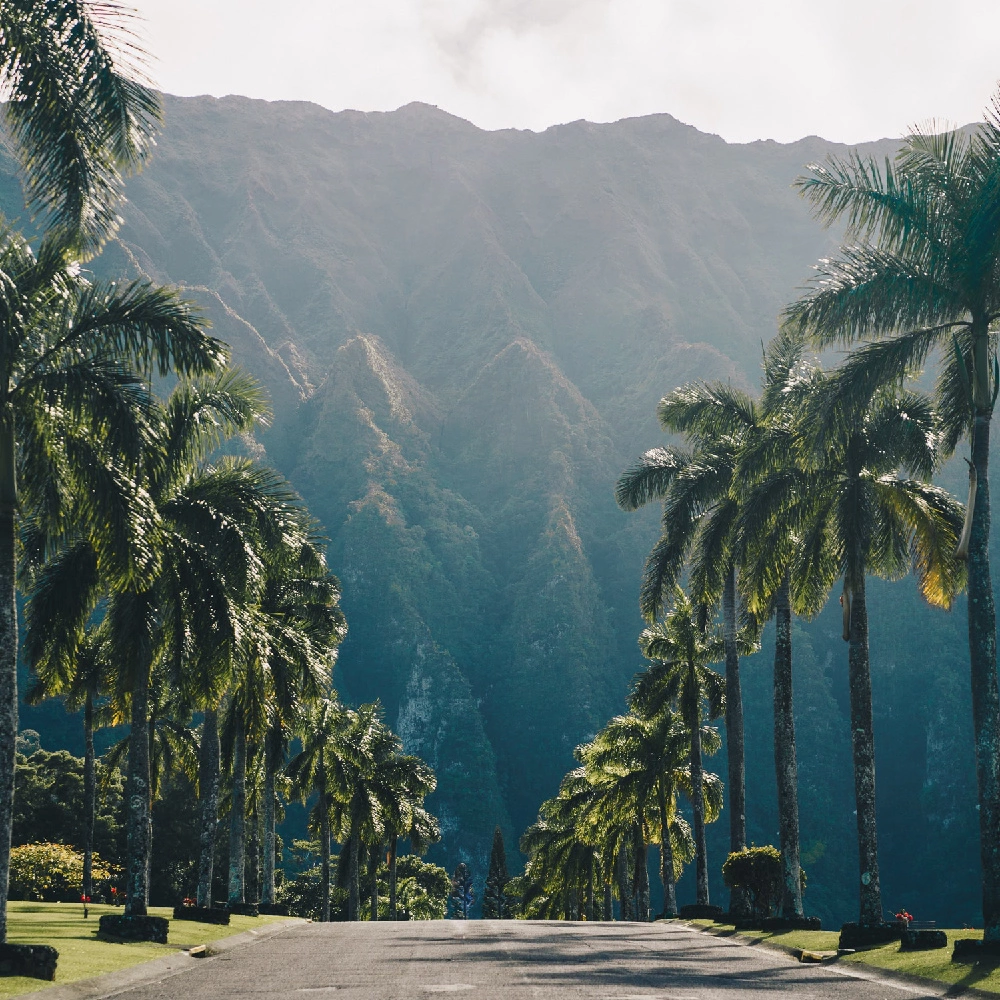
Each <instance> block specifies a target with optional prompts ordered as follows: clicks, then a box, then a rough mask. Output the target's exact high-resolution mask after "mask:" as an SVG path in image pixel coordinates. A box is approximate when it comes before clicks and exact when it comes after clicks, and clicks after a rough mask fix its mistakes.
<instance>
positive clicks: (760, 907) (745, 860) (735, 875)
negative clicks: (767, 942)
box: [722, 845, 782, 920]
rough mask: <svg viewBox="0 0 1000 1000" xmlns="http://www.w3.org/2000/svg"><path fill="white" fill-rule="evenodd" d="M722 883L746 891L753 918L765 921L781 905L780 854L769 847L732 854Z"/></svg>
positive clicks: (748, 849)
mask: <svg viewBox="0 0 1000 1000" xmlns="http://www.w3.org/2000/svg"><path fill="white" fill-rule="evenodd" d="M722 881H723V882H725V884H726V886H727V888H729V889H743V890H744V891H745V892H746V893H747V894H748V895H749V897H750V907H751V910H752V912H753V915H754V918H755V919H756V920H766V919H767V918H768V917H769V916H771V912H772V910H774V908H775V907H776V906H777V905H778V904H779V903H780V902H781V889H782V871H781V851H779V850H778V849H777V848H776V847H772V846H770V845H766V846H764V847H745V848H743V850H742V851H733V853H732V854H730V855H729V857H728V858H726V862H725V864H724V865H723V866H722Z"/></svg>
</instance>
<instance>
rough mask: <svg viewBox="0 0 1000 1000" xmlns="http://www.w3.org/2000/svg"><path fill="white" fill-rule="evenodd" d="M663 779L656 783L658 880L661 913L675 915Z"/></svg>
mask: <svg viewBox="0 0 1000 1000" xmlns="http://www.w3.org/2000/svg"><path fill="white" fill-rule="evenodd" d="M662 782H663V779H662V778H661V779H660V781H658V782H657V783H656V786H657V787H656V792H657V800H658V805H659V807H660V882H661V883H662V885H663V915H664V916H665V917H676V916H677V886H676V883H675V882H674V846H673V844H672V843H671V841H670V816H669V809H668V807H667V795H666V792H665V790H664V788H663V783H662Z"/></svg>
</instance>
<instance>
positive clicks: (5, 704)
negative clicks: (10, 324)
mask: <svg viewBox="0 0 1000 1000" xmlns="http://www.w3.org/2000/svg"><path fill="white" fill-rule="evenodd" d="M4 388H5V391H6V385H5V387H4ZM4 410H5V414H4V419H3V420H2V421H0V944H2V943H4V942H6V940H7V890H8V880H9V876H10V838H11V830H12V829H13V825H14V768H15V754H16V753H17V604H16V596H15V595H16V586H17V584H16V578H17V556H16V552H15V547H14V531H15V528H14V511H15V510H16V508H17V480H16V478H15V471H14V470H15V465H14V423H13V415H12V413H11V411H10V405H9V403H8V404H6V405H5V407H4Z"/></svg>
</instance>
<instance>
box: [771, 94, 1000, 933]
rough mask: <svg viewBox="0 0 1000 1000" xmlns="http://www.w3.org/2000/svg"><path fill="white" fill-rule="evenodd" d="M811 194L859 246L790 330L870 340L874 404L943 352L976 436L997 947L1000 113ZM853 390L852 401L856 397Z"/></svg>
mask: <svg viewBox="0 0 1000 1000" xmlns="http://www.w3.org/2000/svg"><path fill="white" fill-rule="evenodd" d="M811 171H812V172H811V175H810V176H808V177H806V178H803V179H802V180H801V181H800V182H799V183H800V188H801V190H802V191H803V193H804V194H805V196H806V197H807V198H808V199H809V200H810V201H811V202H812V204H813V206H814V207H815V209H816V212H817V215H818V216H819V217H820V218H821V219H822V220H823V221H824V222H828V223H829V222H833V221H835V220H838V219H846V221H847V224H848V239H850V240H852V241H853V242H852V243H851V244H850V245H849V246H845V247H843V248H842V249H841V251H840V254H839V255H838V256H837V257H835V258H833V259H831V260H828V261H823V262H821V264H820V265H819V268H818V270H819V275H818V280H817V282H816V284H815V286H814V288H813V289H811V290H810V291H809V292H808V293H807V294H806V295H804V296H803V297H802V298H801V299H800V300H799V301H797V302H795V303H793V304H792V305H791V306H789V307H788V309H787V311H786V315H785V319H786V322H787V323H788V324H789V325H790V326H791V327H793V328H795V329H797V330H799V331H803V332H806V333H808V334H810V335H811V336H813V337H814V338H815V340H816V341H817V342H818V343H820V344H829V343H833V342H842V343H844V342H852V341H856V340H864V341H871V342H870V343H866V344H865V345H864V346H863V347H862V348H860V349H859V350H857V351H856V352H855V353H854V354H853V356H852V357H851V358H850V359H849V360H848V361H847V362H846V364H845V365H844V371H843V381H842V386H843V387H844V388H845V392H844V396H845V398H847V399H853V400H857V407H858V408H859V409H861V408H863V407H864V406H865V405H867V400H869V399H871V398H872V397H873V395H874V393H875V390H876V389H877V388H878V387H881V386H886V385H899V384H901V383H902V382H903V381H904V380H905V379H906V378H908V377H909V376H910V375H911V373H912V372H913V371H914V370H915V369H917V368H919V367H920V366H921V365H923V364H924V362H925V361H926V359H927V358H928V356H929V355H931V354H932V352H936V355H937V361H938V364H939V374H938V379H937V397H938V403H939V412H940V416H941V418H942V421H943V426H944V433H943V436H942V442H941V443H942V447H943V450H944V451H945V452H949V451H951V450H952V449H953V448H954V447H956V445H957V444H958V442H959V441H960V440H961V439H962V438H963V437H966V436H968V437H969V439H970V445H971V448H970V450H971V456H970V458H971V461H970V482H969V503H968V505H967V520H966V525H965V529H964V530H963V533H962V536H961V546H960V552H961V553H962V554H963V555H966V556H967V559H968V587H969V600H968V614H969V656H970V667H971V682H972V716H973V728H974V732H975V745H976V776H977V782H978V791H979V824H980V841H981V859H982V868H983V915H984V920H985V930H984V939H985V940H986V941H998V940H1000V756H998V754H997V753H996V747H997V746H1000V693H998V688H997V664H996V641H997V631H996V609H995V606H994V598H993V585H992V577H991V571H990V562H989V536H990V494H989V437H990V423H991V419H992V415H993V409H994V405H995V401H996V395H997V387H998V383H1000V379H998V377H997V361H996V354H995V350H996V348H995V340H994V336H993V334H992V333H991V329H992V327H993V325H994V323H995V322H996V320H997V319H998V318H1000V211H998V210H997V205H998V204H1000V201H998V198H997V191H998V189H1000V105H998V103H997V100H996V99H994V104H993V108H992V110H991V111H990V112H988V114H987V118H986V121H985V123H983V124H981V125H979V126H977V127H976V128H975V129H974V130H971V131H969V132H966V131H955V132H946V133H943V134H937V135H934V134H927V133H925V132H922V131H916V132H914V134H912V135H910V136H907V137H906V138H905V139H904V140H903V142H902V145H901V147H900V150H899V152H898V153H897V155H896V157H895V159H894V160H893V161H891V162H889V161H887V162H886V163H885V164H880V163H876V162H875V161H874V160H871V159H869V158H864V157H861V156H859V155H857V154H851V155H849V156H848V157H847V158H844V159H831V160H829V161H828V162H827V163H826V164H824V165H814V166H813V167H812V168H811ZM848 384H850V386H851V388H850V391H847V386H848Z"/></svg>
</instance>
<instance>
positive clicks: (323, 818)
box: [285, 698, 353, 922]
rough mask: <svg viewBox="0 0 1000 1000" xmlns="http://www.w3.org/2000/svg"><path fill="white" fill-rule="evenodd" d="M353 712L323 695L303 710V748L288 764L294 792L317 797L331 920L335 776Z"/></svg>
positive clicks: (314, 823) (312, 819) (325, 913)
mask: <svg viewBox="0 0 1000 1000" xmlns="http://www.w3.org/2000/svg"><path fill="white" fill-rule="evenodd" d="M352 721H353V720H352V719H351V713H350V712H349V711H347V710H345V709H344V708H342V707H341V706H340V705H339V704H338V703H337V702H336V701H333V700H332V699H330V698H322V699H320V700H319V701H317V702H315V703H314V704H312V705H310V706H309V707H308V708H307V709H306V711H305V712H304V713H303V716H302V719H301V722H300V725H299V728H298V735H299V738H300V739H301V740H302V749H301V750H300V751H299V753H297V754H296V755H295V756H294V757H293V758H292V759H291V760H290V761H289V762H288V764H287V766H286V767H285V773H286V774H287V775H288V777H289V778H290V779H291V782H292V791H293V794H295V795H297V796H298V797H299V798H300V799H301V800H302V801H303V802H305V801H306V799H308V798H309V797H310V796H312V795H315V796H316V804H315V805H314V806H313V809H312V811H311V812H310V814H309V823H310V826H311V827H312V829H313V830H314V831H315V832H316V833H318V834H319V845H320V865H321V868H320V870H321V889H322V895H323V907H322V919H323V921H324V922H329V920H330V831H331V824H330V811H331V804H332V803H331V793H332V785H331V778H332V775H333V773H334V771H335V770H336V769H338V768H340V767H341V764H340V762H339V760H338V755H342V754H343V744H344V736H345V732H346V731H347V730H348V728H349V726H350V725H351V724H352Z"/></svg>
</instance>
